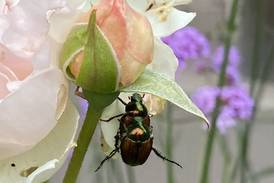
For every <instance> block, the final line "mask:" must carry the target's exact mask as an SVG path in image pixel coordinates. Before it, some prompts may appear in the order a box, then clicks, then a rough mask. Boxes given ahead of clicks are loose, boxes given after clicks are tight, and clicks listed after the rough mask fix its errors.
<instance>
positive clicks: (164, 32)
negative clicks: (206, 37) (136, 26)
mask: <svg viewBox="0 0 274 183" xmlns="http://www.w3.org/2000/svg"><path fill="white" fill-rule="evenodd" d="M146 16H147V18H148V19H149V21H150V23H151V25H152V29H153V33H154V36H156V37H164V36H168V35H170V34H172V33H174V32H175V31H177V30H179V29H181V28H183V27H185V26H186V25H188V24H189V23H190V22H191V21H192V20H193V19H194V17H195V16H196V13H186V12H183V11H179V10H177V9H175V8H171V10H170V12H169V14H168V16H166V20H161V19H159V16H158V15H157V14H156V12H154V11H148V12H147V13H146Z"/></svg>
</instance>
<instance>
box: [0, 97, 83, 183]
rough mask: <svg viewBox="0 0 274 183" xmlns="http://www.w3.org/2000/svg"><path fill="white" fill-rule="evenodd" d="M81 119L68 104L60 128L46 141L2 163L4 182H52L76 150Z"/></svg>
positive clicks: (69, 103) (51, 133)
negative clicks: (77, 132) (70, 154)
mask: <svg viewBox="0 0 274 183" xmlns="http://www.w3.org/2000/svg"><path fill="white" fill-rule="evenodd" d="M78 119H79V115H78V112H77V110H76V109H75V107H74V106H73V104H72V103H71V102H68V105H67V108H66V110H65V112H64V114H63V115H62V117H61V118H60V119H59V121H58V124H57V125H56V127H55V128H54V129H53V130H52V131H51V132H50V134H49V135H48V136H47V137H46V138H44V139H43V140H42V141H41V142H40V143H39V144H37V145H36V146H35V147H34V148H32V149H31V150H30V151H27V152H25V153H23V154H20V155H19V156H15V157H12V158H10V159H5V160H2V161H0V182H1V183H41V182H44V181H46V180H48V179H49V178H50V177H51V176H52V175H53V174H54V173H56V172H57V170H58V169H59V168H60V167H61V166H62V164H63V163H64V161H65V159H66V158H67V156H68V153H69V150H70V149H72V148H73V147H75V143H74V140H75V139H74V138H75V134H76V131H77V127H78ZM12 164H13V165H14V167H13V166H11V165H12ZM28 174H29V175H28Z"/></svg>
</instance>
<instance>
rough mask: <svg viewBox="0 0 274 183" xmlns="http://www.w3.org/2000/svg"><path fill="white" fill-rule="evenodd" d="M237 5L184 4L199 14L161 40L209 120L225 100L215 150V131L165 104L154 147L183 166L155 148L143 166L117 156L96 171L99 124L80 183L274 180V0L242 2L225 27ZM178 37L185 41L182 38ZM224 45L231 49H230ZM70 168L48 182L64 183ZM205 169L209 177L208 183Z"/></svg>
mask: <svg viewBox="0 0 274 183" xmlns="http://www.w3.org/2000/svg"><path fill="white" fill-rule="evenodd" d="M233 3H235V2H234V1H232V0H193V2H192V3H191V4H190V5H187V6H181V7H179V9H181V10H184V11H194V12H197V17H196V18H195V20H194V21H193V22H192V23H191V25H189V26H188V27H186V28H184V29H183V30H180V31H179V32H177V33H176V34H174V35H171V36H170V37H167V38H163V41H164V42H165V43H167V44H168V45H169V46H170V47H171V48H172V49H173V50H174V52H175V54H176V56H177V57H178V59H179V61H180V66H179V68H178V71H177V76H176V80H177V82H178V83H180V85H181V86H182V88H183V89H184V90H185V91H186V92H187V93H188V95H189V96H191V97H192V98H193V100H194V102H195V103H196V104H197V105H198V106H199V107H200V108H201V109H202V110H203V111H204V112H205V113H206V114H207V116H208V118H209V119H211V120H213V121H214V115H215V112H216V106H215V101H216V98H218V97H220V100H222V101H221V106H219V114H218V115H217V119H216V120H215V123H216V130H215V132H214V138H213V143H212V144H213V145H212V146H211V148H209V149H212V153H211V154H210V155H209V156H207V155H208V154H207V155H206V153H205V152H206V151H205V149H206V148H207V147H208V143H209V141H210V140H208V134H212V129H211V130H208V129H206V128H205V127H204V126H202V125H201V123H200V122H199V119H197V118H195V117H193V116H191V115H189V114H187V113H186V112H184V111H182V110H180V109H178V108H177V107H176V106H173V105H171V104H167V108H166V110H165V111H164V112H163V113H162V114H161V115H159V116H157V117H154V118H153V123H152V125H153V126H154V139H155V146H156V147H157V148H158V149H159V150H160V151H161V152H162V153H163V154H165V155H166V156H167V157H168V158H170V159H173V160H175V161H177V162H179V163H181V164H182V165H183V169H180V168H178V167H177V166H174V165H172V164H169V163H167V162H165V161H162V160H161V159H159V158H158V157H157V156H155V155H154V154H153V153H152V154H151V156H150V157H149V159H148V161H147V162H146V163H145V165H143V166H139V167H134V168H132V167H128V166H126V165H125V164H124V163H123V162H122V160H121V158H120V157H119V156H118V158H117V159H116V160H110V161H108V162H107V163H105V164H104V166H103V167H102V169H100V170H99V172H97V173H94V169H95V168H96V167H97V166H98V165H99V163H100V162H101V160H103V159H104V157H105V155H104V154H103V153H102V152H101V150H100V139H99V138H100V135H99V133H100V129H99V128H98V129H97V134H96V135H95V138H93V142H92V143H93V144H92V145H91V146H90V147H91V149H90V150H89V152H88V153H87V156H86V161H84V162H85V163H84V167H83V168H82V172H81V174H80V176H79V181H78V182H79V183H89V182H96V183H115V182H116V183H141V182H142V183H144V182H152V183H153V182H157V183H179V182H185V183H198V182H200V183H234V182H235V183H236V182H237V183H238V182H239V183H273V182H274V144H273V139H274V83H273V78H274V75H273V71H274V70H273V69H274V66H273V65H274V64H273V62H274V58H273V55H274V49H273V44H274V13H273V9H274V1H273V0H241V1H239V2H238V4H237V6H236V9H237V11H238V12H237V15H236V18H235V21H234V22H235V26H233V24H234V23H233V22H232V24H230V25H228V24H227V22H228V20H232V19H233V18H232V15H231V14H233V11H231V9H232V4H233ZM234 10H235V7H234ZM231 12H232V13H231ZM178 36H179V37H180V39H176V37H178ZM230 42H231V44H230ZM226 48H230V49H229V50H230V51H229V52H228V54H226V51H225V50H226ZM226 57H227V59H225V58H226ZM225 60H227V62H228V64H227V67H226V74H225V78H226V82H225V83H223V85H224V86H223V87H224V88H223V89H222V88H221V87H217V85H218V81H219V83H220V79H219V78H220V75H221V74H222V65H223V64H222V63H223V62H224V61H225ZM222 91H223V92H222ZM214 111H215V112H214ZM215 117H216V116H215ZM206 157H207V158H206ZM205 159H209V160H210V161H209V163H205ZM205 164H206V165H205ZM203 167H204V168H203ZM64 169H65V167H64V168H63V170H61V171H60V172H59V173H58V174H57V175H56V176H55V177H54V178H53V179H52V180H50V181H49V182H50V183H59V182H61V180H62V176H63V174H64ZM205 169H207V171H208V172H207V173H206V174H208V176H209V179H208V181H205V180H202V179H203V178H202V175H203V173H202V172H205Z"/></svg>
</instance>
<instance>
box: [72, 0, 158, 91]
mask: <svg viewBox="0 0 274 183" xmlns="http://www.w3.org/2000/svg"><path fill="white" fill-rule="evenodd" d="M94 9H96V10H97V11H96V12H97V13H96V14H97V15H96V16H97V19H96V20H97V25H98V26H99V28H100V29H101V30H102V32H103V33H104V34H105V36H106V38H107V39H108V40H109V41H110V43H111V45H112V47H113V49H114V51H115V53H116V55H117V58H118V60H119V63H120V65H121V78H120V83H121V84H122V85H123V86H126V85H129V84H131V83H133V82H134V81H135V80H136V79H137V78H138V77H139V75H140V74H141V73H142V72H143V70H144V68H145V66H146V65H147V64H149V63H151V62H152V58H153V48H154V39H153V33H152V28H151V25H150V23H149V21H148V20H147V19H146V18H145V17H144V16H143V15H141V14H139V13H137V12H136V11H135V10H133V9H132V8H131V7H130V6H129V5H128V3H127V2H126V1H125V0H101V1H100V2H99V3H98V4H97V5H96V6H95V7H94ZM90 12H91V11H90ZM90 12H89V13H88V14H86V15H84V16H83V17H82V18H81V19H80V22H85V23H86V22H88V19H89V17H90ZM78 57H80V58H81V57H83V56H82V55H81V54H78V55H77V56H76V58H75V61H74V62H73V63H72V64H71V65H70V69H71V72H72V74H73V75H74V76H77V75H78V74H79V68H80V67H79V58H78Z"/></svg>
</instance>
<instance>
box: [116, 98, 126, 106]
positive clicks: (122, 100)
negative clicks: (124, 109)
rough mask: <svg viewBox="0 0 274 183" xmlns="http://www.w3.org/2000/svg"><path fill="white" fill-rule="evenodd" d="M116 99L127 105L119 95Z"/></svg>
mask: <svg viewBox="0 0 274 183" xmlns="http://www.w3.org/2000/svg"><path fill="white" fill-rule="evenodd" d="M118 100H119V101H120V102H121V103H122V104H124V105H127V103H126V102H125V101H123V99H121V98H120V97H118Z"/></svg>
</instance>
